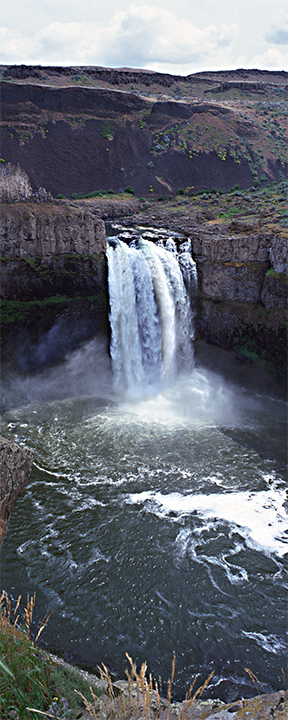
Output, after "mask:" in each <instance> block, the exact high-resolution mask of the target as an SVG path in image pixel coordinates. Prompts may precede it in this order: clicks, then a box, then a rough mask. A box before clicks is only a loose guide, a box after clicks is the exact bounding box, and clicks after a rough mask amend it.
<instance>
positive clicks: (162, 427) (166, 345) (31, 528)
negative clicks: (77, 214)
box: [1, 237, 288, 701]
mask: <svg viewBox="0 0 288 720" xmlns="http://www.w3.org/2000/svg"><path fill="white" fill-rule="evenodd" d="M147 243H148V244H147ZM166 244H167V247H170V249H169V250H167V249H165V248H164V247H163V243H162V244H160V245H159V246H155V245H152V244H151V243H150V242H149V240H147V238H145V237H144V239H142V240H139V239H137V237H136V239H135V241H134V242H133V245H132V247H130V248H129V247H128V246H127V245H126V244H125V243H123V242H122V240H121V239H119V238H116V239H113V240H111V245H110V247H109V249H108V256H109V254H110V259H109V258H108V259H109V285H110V290H109V291H110V302H111V318H110V321H111V357H112V361H111V360H110V357H109V355H108V353H107V349H106V345H107V343H106V340H105V339H104V340H103V341H102V340H101V339H100V338H96V339H94V340H91V341H89V342H87V343H85V344H84V345H83V346H82V347H81V348H79V349H78V350H76V351H74V352H73V353H71V354H70V355H69V356H67V357H66V359H65V361H64V362H62V363H61V364H60V365H58V366H57V367H52V368H50V369H46V370H44V371H42V372H40V373H37V374H36V375H34V376H25V377H19V376H18V377H16V376H15V375H14V376H13V377H12V376H10V377H8V378H7V380H5V382H4V385H5V383H6V390H5V393H6V395H5V396H6V398H7V399H8V400H7V402H8V405H9V408H8V409H6V411H5V412H4V413H3V416H2V433H3V434H4V435H5V436H6V437H8V438H10V439H11V440H14V441H16V442H19V443H22V444H23V443H24V444H27V445H29V446H30V447H33V448H34V449H35V465H34V467H33V470H32V475H31V481H30V483H29V485H28V486H27V488H26V491H25V493H24V494H23V496H22V497H21V498H20V499H19V501H18V503H17V506H16V507H15V509H14V511H13V514H12V516H11V520H10V524H9V530H8V533H7V536H6V538H5V541H4V544H3V549H2V563H1V583H2V587H3V588H5V589H6V591H7V592H8V593H10V594H11V595H12V596H13V597H17V596H18V594H19V593H23V595H24V596H25V594H26V593H27V592H34V591H36V595H37V603H36V612H35V618H36V620H37V618H38V619H41V618H42V617H43V614H44V612H50V611H51V610H53V611H54V612H53V615H52V616H51V618H50V620H49V623H48V626H47V628H46V629H45V631H44V634H43V640H45V642H46V643H47V645H48V646H49V647H50V648H52V649H53V650H54V651H56V652H59V653H62V654H63V655H64V656H65V657H66V658H67V659H70V660H71V661H73V662H78V663H80V664H82V665H84V666H86V667H89V668H96V666H97V664H99V663H100V662H101V661H104V662H105V663H106V664H107V665H108V667H109V668H110V669H111V671H113V672H115V673H116V674H118V675H119V676H123V674H124V667H125V664H126V663H125V652H126V651H127V652H128V653H129V655H130V656H132V658H133V659H134V660H136V661H137V663H138V664H139V663H141V662H142V661H144V660H147V661H148V669H149V671H151V672H152V673H153V675H154V677H155V678H156V679H157V678H158V676H159V675H161V676H162V678H163V680H165V679H167V678H168V677H169V674H170V670H171V660H172V655H173V652H174V651H175V653H176V678H175V695H176V697H178V698H183V696H184V694H185V692H186V690H187V689H188V687H189V684H190V681H191V678H192V677H193V676H194V674H195V673H196V672H198V673H200V677H201V679H202V680H204V679H205V678H206V677H207V676H208V675H209V673H210V671H211V670H212V669H213V670H214V671H215V674H214V677H213V679H212V681H211V684H210V687H209V690H208V691H207V694H208V695H209V696H217V697H220V698H223V699H225V700H227V701H230V700H232V699H234V698H236V697H241V696H245V695H249V694H250V695H253V694H255V693H257V692H258V691H261V690H263V688H260V687H259V686H255V685H253V683H252V681H251V680H250V678H249V676H248V674H247V673H246V672H245V670H244V668H249V669H250V670H251V671H252V672H253V673H255V674H256V675H257V677H258V678H259V680H261V683H262V686H263V687H264V689H265V690H266V691H269V690H273V689H277V688H280V687H282V686H283V681H282V680H281V667H284V668H285V660H286V652H287V650H286V648H287V645H286V616H285V611H286V608H285V592H286V590H285V589H286V588H287V572H286V569H285V557H286V558H287V554H286V553H287V551H288V535H287V514H286V510H285V507H286V505H285V500H286V495H285V488H286V467H285V461H286V457H285V447H286V413H287V406H286V403H285V402H284V401H283V400H282V399H281V397H279V395H276V394H274V393H272V392H270V391H269V390H268V388H267V387H266V388H265V392H264V391H263V389H261V387H260V381H259V384H257V379H256V376H255V374H254V376H253V377H254V381H253V382H252V383H251V373H253V372H255V371H254V369H253V368H247V370H246V371H243V369H241V373H242V374H241V383H239V382H238V381H233V382H232V380H231V378H230V379H228V377H227V375H226V373H224V374H220V373H219V372H218V371H217V372H215V371H214V370H213V369H211V364H210V367H208V365H207V364H205V361H204V362H202V361H201V362H200V361H199V360H197V356H196V361H195V362H194V361H193V348H192V339H193V314H194V292H195V286H196V282H195V272H194V264H193V261H192V258H191V256H190V255H189V248H188V247H187V246H186V247H185V246H184V244H183V247H182V252H181V253H180V255H179V256H177V255H176V253H175V252H174V250H175V247H174V248H173V243H172V242H171V243H170V241H169V242H168V243H166ZM177 244H179V243H178V240H177ZM151 245H152V246H151ZM164 245H165V242H164ZM180 245H181V243H180ZM137 253H138V254H137ZM140 254H141V257H140ZM185 254H186V256H185V257H184V255H185ZM181 255H182V261H180V258H181ZM189 258H190V259H189ZM181 262H182V271H181V272H180V270H179V268H180V267H181ZM188 266H189V267H190V270H189V269H188V270H187V268H188ZM147 268H148V269H149V271H148V269H147ZM182 278H183V279H184V282H183V281H182ZM133 288H134V290H133ZM119 292H120V295H121V293H122V295H121V302H119ZM117 298H118V299H117ZM141 298H142V301H141ZM143 298H144V299H143ZM189 303H190V304H189ZM187 308H188V309H189V313H188V315H187ZM149 337H150V338H151V337H153V342H148V338H149ZM188 349H189V351H188ZM207 352H208V351H207ZM219 353H220V354H219ZM219 353H218V354H217V351H215V359H216V360H215V362H216V361H217V362H218V360H219V357H220V355H221V351H219ZM187 355H189V357H187ZM204 356H205V352H204ZM217 358H218V360H217ZM111 365H112V367H111ZM112 368H113V371H112ZM127 368H129V370H127ZM245 372H246V373H247V378H246V376H245ZM249 378H250V379H249ZM246 379H247V382H246ZM251 387H253V390H251Z"/></svg>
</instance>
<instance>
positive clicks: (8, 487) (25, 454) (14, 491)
mask: <svg viewBox="0 0 288 720" xmlns="http://www.w3.org/2000/svg"><path fill="white" fill-rule="evenodd" d="M33 458H34V453H33V451H32V450H29V448H26V447H20V446H19V445H16V443H13V442H10V441H9V440H6V439H5V438H3V437H0V459H1V468H0V547H1V543H2V540H3V538H4V535H5V533H6V530H7V525H8V521H9V517H10V515H11V512H12V510H13V508H14V505H15V503H16V501H17V499H18V497H19V495H21V493H22V492H23V490H24V488H25V487H26V485H27V483H28V481H29V478H30V472H31V468H32V465H33Z"/></svg>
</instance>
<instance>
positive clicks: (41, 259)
mask: <svg viewBox="0 0 288 720" xmlns="http://www.w3.org/2000/svg"><path fill="white" fill-rule="evenodd" d="M0 238H1V298H2V358H9V362H10V363H11V362H12V364H13V363H16V367H17V368H18V369H19V370H21V371H23V370H24V371H31V370H36V369H37V367H42V366H44V365H45V364H51V362H57V361H59V360H61V359H62V357H64V355H65V353H66V352H68V351H70V350H71V349H73V348H74V347H76V346H77V345H78V344H79V342H81V341H83V340H86V339H88V338H89V337H91V336H93V335H95V334H96V333H97V332H99V331H100V330H105V331H107V278H106V259H105V251H106V237H105V225H104V222H103V220H101V219H100V217H99V216H98V215H97V214H95V213H94V212H92V211H90V210H89V209H85V208H84V209H83V208H78V207H73V206H72V205H70V204H68V203H67V204H66V203H64V204H62V203H60V202H58V203H57V202H54V203H53V202H46V203H41V202H38V203H37V202H31V201H28V202H17V203H10V204H9V203H3V205H2V208H1V214H0ZM55 323H56V325H57V332H56V333H55V332H54V333H52V334H53V337H52V336H51V337H50V335H51V332H52V328H53V327H54V325H55ZM49 333H50V335H49ZM40 338H44V340H45V338H46V341H45V347H46V346H47V347H46V351H45V353H44V355H43V357H41V358H40V360H39V362H40V365H39V363H38V365H37V362H36V364H35V358H36V355H37V353H36V345H37V342H38V341H39V340H40ZM38 354H39V353H38Z"/></svg>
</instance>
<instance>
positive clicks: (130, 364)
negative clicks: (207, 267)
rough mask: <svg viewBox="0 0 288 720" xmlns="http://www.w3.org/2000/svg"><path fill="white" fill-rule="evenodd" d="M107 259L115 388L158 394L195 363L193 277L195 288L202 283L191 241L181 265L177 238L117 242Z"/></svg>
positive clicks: (145, 393) (136, 393)
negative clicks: (164, 241) (198, 280)
mask: <svg viewBox="0 0 288 720" xmlns="http://www.w3.org/2000/svg"><path fill="white" fill-rule="evenodd" d="M168 248H169V249H168ZM107 258H108V284H109V296H110V325H111V344H110V353H111V359H112V368H113V376H114V387H115V389H116V390H121V389H125V390H128V391H129V393H130V394H132V395H134V396H135V395H136V396H138V397H139V396H141V395H144V396H145V395H147V394H156V393H157V392H159V391H160V390H161V389H162V388H163V387H165V386H167V384H168V383H169V382H171V381H172V380H173V379H174V377H175V375H176V372H177V370H179V369H181V370H183V369H188V367H189V366H190V367H191V360H192V357H193V352H192V343H191V341H192V339H193V336H194V328H193V313H192V312H191V304H190V296H189V295H190V293H191V283H190V286H189V279H190V278H191V277H192V278H193V290H194V291H195V286H196V285H197V283H196V282H195V278H196V270H195V263H194V261H193V260H192V257H191V252H190V253H189V243H185V248H184V252H183V253H182V262H181V263H180V264H179V263H178V257H177V254H176V251H175V246H174V243H173V241H170V243H167V249H165V248H164V247H162V246H161V245H156V244H154V243H152V242H150V241H149V240H146V239H143V238H140V240H139V241H138V242H137V244H135V243H132V246H130V247H129V246H127V245H126V244H125V243H124V242H122V241H121V240H117V241H116V244H115V240H114V241H113V244H111V245H109V244H108V248H107ZM181 267H183V274H184V277H185V278H186V280H187V284H188V287H189V290H190V293H188V292H187V290H186V287H185V284H184V280H183V275H182V272H181Z"/></svg>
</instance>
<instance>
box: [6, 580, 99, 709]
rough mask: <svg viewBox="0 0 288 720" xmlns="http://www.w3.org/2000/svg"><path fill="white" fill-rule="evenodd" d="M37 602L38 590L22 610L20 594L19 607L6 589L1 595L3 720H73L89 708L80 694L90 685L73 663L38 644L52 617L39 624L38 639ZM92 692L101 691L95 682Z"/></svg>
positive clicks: (85, 691)
mask: <svg viewBox="0 0 288 720" xmlns="http://www.w3.org/2000/svg"><path fill="white" fill-rule="evenodd" d="M34 605H35V594H34V595H33V596H31V597H29V596H27V600H26V607H25V608H24V610H22V611H21V595H19V597H18V600H17V603H16V605H15V608H14V610H12V607H11V602H10V600H9V598H8V595H7V594H6V592H5V591H3V592H2V595H1V598H0V632H1V640H0V680H1V684H0V717H1V720H12V718H14V720H34V719H36V718H37V719H38V720H39V718H41V717H43V718H45V717H47V718H49V717H50V718H58V719H61V720H64V718H70V720H74V719H75V718H76V717H77V716H78V714H79V712H80V710H81V709H82V710H83V708H84V706H85V703H84V701H83V699H82V697H81V696H82V695H83V694H84V693H86V694H88V692H89V683H88V682H87V680H85V679H84V678H82V677H81V676H79V674H78V673H77V672H76V670H73V669H72V668H70V667H69V666H66V665H65V666H62V665H59V664H55V663H53V662H52V661H51V659H50V658H49V656H48V655H47V654H46V653H44V652H43V651H42V650H41V649H40V648H39V647H38V646H37V640H38V638H39V636H40V634H41V633H42V631H43V630H44V628H45V626H46V624H47V622H48V619H49V616H48V617H45V618H44V619H43V620H42V622H41V623H40V626H39V630H38V632H37V634H36V637H35V640H32V639H31V627H32V619H33V609H34ZM75 690H76V691H77V694H76V692H75ZM92 692H93V694H94V696H95V697H97V694H98V695H99V692H101V691H99V688H97V687H96V686H92Z"/></svg>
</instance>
